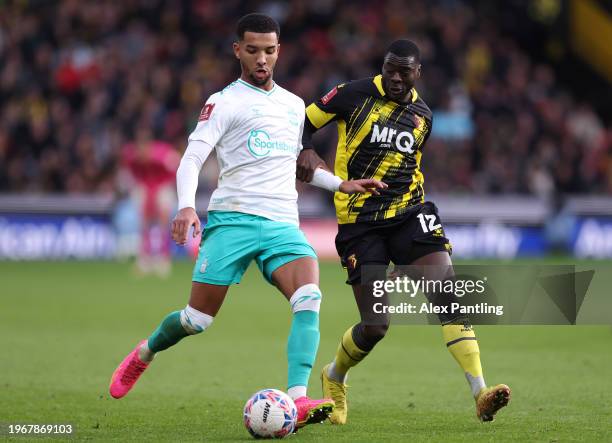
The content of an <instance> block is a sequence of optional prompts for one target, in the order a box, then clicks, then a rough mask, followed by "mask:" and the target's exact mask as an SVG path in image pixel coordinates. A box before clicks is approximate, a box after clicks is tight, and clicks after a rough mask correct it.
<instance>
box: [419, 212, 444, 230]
mask: <svg viewBox="0 0 612 443" xmlns="http://www.w3.org/2000/svg"><path fill="white" fill-rule="evenodd" d="M417 217H418V219H419V221H420V222H421V228H422V229H423V233H424V234H427V233H428V232H431V231H435V230H436V229H440V228H441V227H442V225H441V224H440V223H436V216H435V215H432V214H419V215H417Z"/></svg>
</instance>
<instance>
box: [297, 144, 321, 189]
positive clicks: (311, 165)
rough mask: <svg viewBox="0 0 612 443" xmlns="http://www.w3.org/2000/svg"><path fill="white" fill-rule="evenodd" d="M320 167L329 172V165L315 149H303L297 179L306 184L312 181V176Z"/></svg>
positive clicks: (298, 161) (298, 162) (299, 157)
mask: <svg viewBox="0 0 612 443" xmlns="http://www.w3.org/2000/svg"><path fill="white" fill-rule="evenodd" d="M318 167H322V168H323V169H325V170H326V171H329V169H328V168H327V165H326V164H325V162H324V161H323V159H322V158H321V157H319V156H318V155H317V153H316V152H315V150H314V149H302V152H300V155H299V156H298V159H297V167H296V171H295V172H296V176H297V179H298V180H300V181H303V182H306V183H310V182H311V181H312V176H313V175H314V172H315V170H316V169H317V168H318Z"/></svg>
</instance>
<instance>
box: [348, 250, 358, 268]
mask: <svg viewBox="0 0 612 443" xmlns="http://www.w3.org/2000/svg"><path fill="white" fill-rule="evenodd" d="M346 264H347V266H348V267H349V268H350V269H355V268H356V267H357V257H356V256H355V254H351V255H349V258H348V259H347V260H346Z"/></svg>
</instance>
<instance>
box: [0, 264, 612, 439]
mask: <svg viewBox="0 0 612 443" xmlns="http://www.w3.org/2000/svg"><path fill="white" fill-rule="evenodd" d="M611 269H612V266H611ZM611 274H612V273H611ZM190 276H191V265H190V264H189V263H187V262H183V263H177V264H176V266H175V268H174V270H173V273H172V276H171V277H170V278H169V279H167V280H159V279H157V278H154V277H151V278H145V279H137V278H135V277H133V276H132V273H131V268H130V266H129V265H128V264H119V263H74V262H70V263H26V262H24V263H6V262H5V263H0V337H1V343H2V346H1V348H0V352H1V354H0V355H1V356H0V374H1V378H0V423H3V428H4V432H6V424H7V423H71V424H73V426H74V427H75V429H76V432H75V434H74V436H73V437H72V438H73V439H76V440H79V441H80V440H96V441H130V440H131V441H171V440H172V441H251V440H252V439H251V438H250V436H249V435H248V434H247V432H246V430H245V429H244V428H243V424H242V407H243V405H244V403H245V401H246V400H247V398H248V397H249V396H250V395H251V394H252V393H253V392H255V391H256V390H258V389H261V388H266V387H277V388H280V389H284V388H285V382H286V361H285V342H286V336H287V332H288V329H289V324H290V317H291V316H290V311H289V308H288V305H287V303H286V302H285V301H284V300H283V298H282V296H281V295H280V294H279V293H278V292H276V290H275V289H274V288H272V287H271V286H269V285H267V284H266V283H265V282H264V281H263V279H262V278H261V276H260V275H259V273H258V271H257V270H256V269H255V268H251V269H250V270H249V272H248V273H247V275H246V276H245V279H244V280H243V283H242V284H240V285H238V286H235V287H233V288H232V289H231V290H230V293H229V295H228V298H227V299H226V303H225V305H224V306H223V308H222V309H221V311H220V313H219V315H218V316H217V318H216V320H215V323H214V324H213V326H212V327H211V329H210V330H208V331H206V332H205V333H204V334H202V335H199V336H197V337H190V338H187V339H185V340H184V341H183V342H181V343H180V344H179V345H178V346H176V347H174V348H172V349H170V350H168V351H166V352H163V353H162V354H160V355H159V356H158V357H157V359H156V361H155V362H154V363H153V365H152V366H151V368H150V369H149V370H148V371H147V373H146V374H145V375H144V376H143V378H142V379H141V381H140V382H139V383H138V385H137V386H136V387H135V389H134V390H133V391H132V392H131V393H130V395H128V396H127V397H126V398H124V399H122V400H114V399H112V398H110V396H109V394H108V382H109V378H110V375H111V373H112V371H113V370H114V369H115V367H116V365H117V364H118V363H119V362H120V360H121V359H122V358H123V357H124V356H125V355H126V354H127V352H129V351H130V350H131V349H132V348H133V346H134V345H135V344H136V343H137V342H138V340H140V339H142V338H145V337H146V336H147V335H148V334H149V333H150V332H151V331H152V330H153V329H154V328H155V327H156V326H157V324H158V323H159V321H160V320H161V319H162V318H163V316H165V315H166V314H167V313H168V312H169V311H171V310H176V309H180V308H182V307H183V306H184V305H185V304H186V302H187V296H188V291H189V287H190ZM609 278H610V279H611V282H612V276H610V277H609ZM343 280H344V274H343V271H342V269H341V268H340V266H339V265H337V264H335V263H322V264H321V287H322V290H323V293H324V301H323V305H322V312H321V346H320V348H319V354H318V359H317V362H316V366H315V368H314V370H313V374H312V377H311V380H310V391H309V393H310V394H311V395H312V396H319V395H320V392H321V390H320V384H319V371H320V369H321V367H322V365H323V364H325V363H326V362H328V361H329V360H330V359H331V358H332V356H333V355H334V352H335V348H336V345H337V343H338V339H339V338H340V336H341V334H342V333H343V332H344V331H345V329H346V328H347V327H348V326H349V325H350V324H351V323H352V322H355V321H356V320H357V318H358V316H357V310H356V307H355V304H354V302H353V299H352V295H351V293H350V289H349V287H348V286H346V285H344V283H343ZM476 333H477V336H478V337H479V342H480V347H481V355H482V363H483V367H484V371H485V377H486V380H487V382H488V383H489V384H494V383H507V384H508V385H510V387H511V388H512V389H513V397H512V401H511V403H510V405H509V406H508V408H506V409H504V410H503V411H502V412H501V413H500V414H499V416H498V418H497V420H496V421H495V422H493V423H486V424H481V423H479V422H478V421H477V419H476V417H475V410H474V402H473V400H472V399H471V397H470V394H469V390H468V387H467V384H466V382H465V380H464V377H463V374H462V373H461V371H460V369H459V367H458V366H457V364H456V363H455V361H454V360H453V359H452V357H451V355H450V354H449V353H448V351H447V350H446V348H445V346H444V344H443V342H442V338H441V333H440V329H439V327H436V326H396V327H394V328H392V329H391V330H390V332H389V334H388V336H387V338H386V339H385V340H384V341H383V342H382V343H381V344H380V345H379V346H378V347H377V348H376V349H375V351H374V352H373V353H372V354H371V355H370V357H368V358H367V359H366V360H365V361H364V362H363V363H362V364H361V365H360V366H359V367H357V368H356V369H355V370H353V371H352V373H351V376H350V379H349V384H350V385H351V388H350V391H349V401H350V403H349V405H350V415H349V423H348V424H347V425H346V426H344V427H335V426H331V425H330V424H329V423H326V424H323V425H314V426H309V427H307V428H305V429H304V430H302V431H300V432H299V433H298V434H296V435H293V436H291V437H290V440H291V441H294V442H297V441H304V442H307V441H346V442H357V441H364V442H374V441H392V442H395V441H411V442H412V441H444V442H448V441H457V442H472V441H546V442H552V441H560V442H561V441H571V440H580V441H610V439H612V427H611V423H612V329H611V327H610V326H578V327H575V326H557V327H545V326H539V327H535V326H529V327H528V326H504V327H492V326H488V327H485V326H480V327H477V328H476ZM1 439H8V440H9V441H25V440H34V441H40V440H41V439H42V437H36V438H28V437H18V438H17V437H16V438H10V437H9V436H7V435H6V434H4V435H0V440H1ZM53 441H58V439H57V438H53Z"/></svg>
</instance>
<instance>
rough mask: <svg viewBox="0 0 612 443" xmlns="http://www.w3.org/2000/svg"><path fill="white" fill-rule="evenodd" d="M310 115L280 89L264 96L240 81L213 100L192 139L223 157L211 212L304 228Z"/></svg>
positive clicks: (276, 88)
mask: <svg viewBox="0 0 612 443" xmlns="http://www.w3.org/2000/svg"><path fill="white" fill-rule="evenodd" d="M304 115H305V107H304V101H303V100H302V99H301V98H299V97H298V96H296V95H294V94H292V93H291V92H289V91H287V90H286V89H284V88H281V87H280V86H278V85H277V84H275V85H274V87H273V88H272V90H270V91H264V90H263V89H260V88H256V87H255V86H252V85H250V84H248V83H246V82H245V81H243V80H241V79H238V80H236V81H235V82H233V83H231V84H230V85H228V86H227V87H226V88H225V89H223V90H222V91H220V92H217V93H215V94H213V95H211V96H210V98H209V99H208V101H207V102H206V105H205V106H204V108H203V109H202V113H201V114H200V119H199V120H200V121H199V122H198V125H197V126H196V128H195V129H194V131H193V132H192V133H191V135H190V136H189V141H190V142H191V141H195V140H199V141H203V142H205V143H207V144H209V145H210V146H214V148H215V150H216V152H217V161H218V162H219V169H220V173H219V181H218V185H217V189H215V191H214V192H213V194H212V196H211V198H210V203H209V205H208V210H209V211H237V212H244V213H247V214H255V215H260V216H262V217H266V218H269V219H271V220H276V221H281V222H288V223H293V224H296V225H297V224H299V221H298V210H297V191H296V189H295V167H296V160H297V156H298V154H299V152H300V150H301V149H302V143H301V138H302V130H303V126H304Z"/></svg>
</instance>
